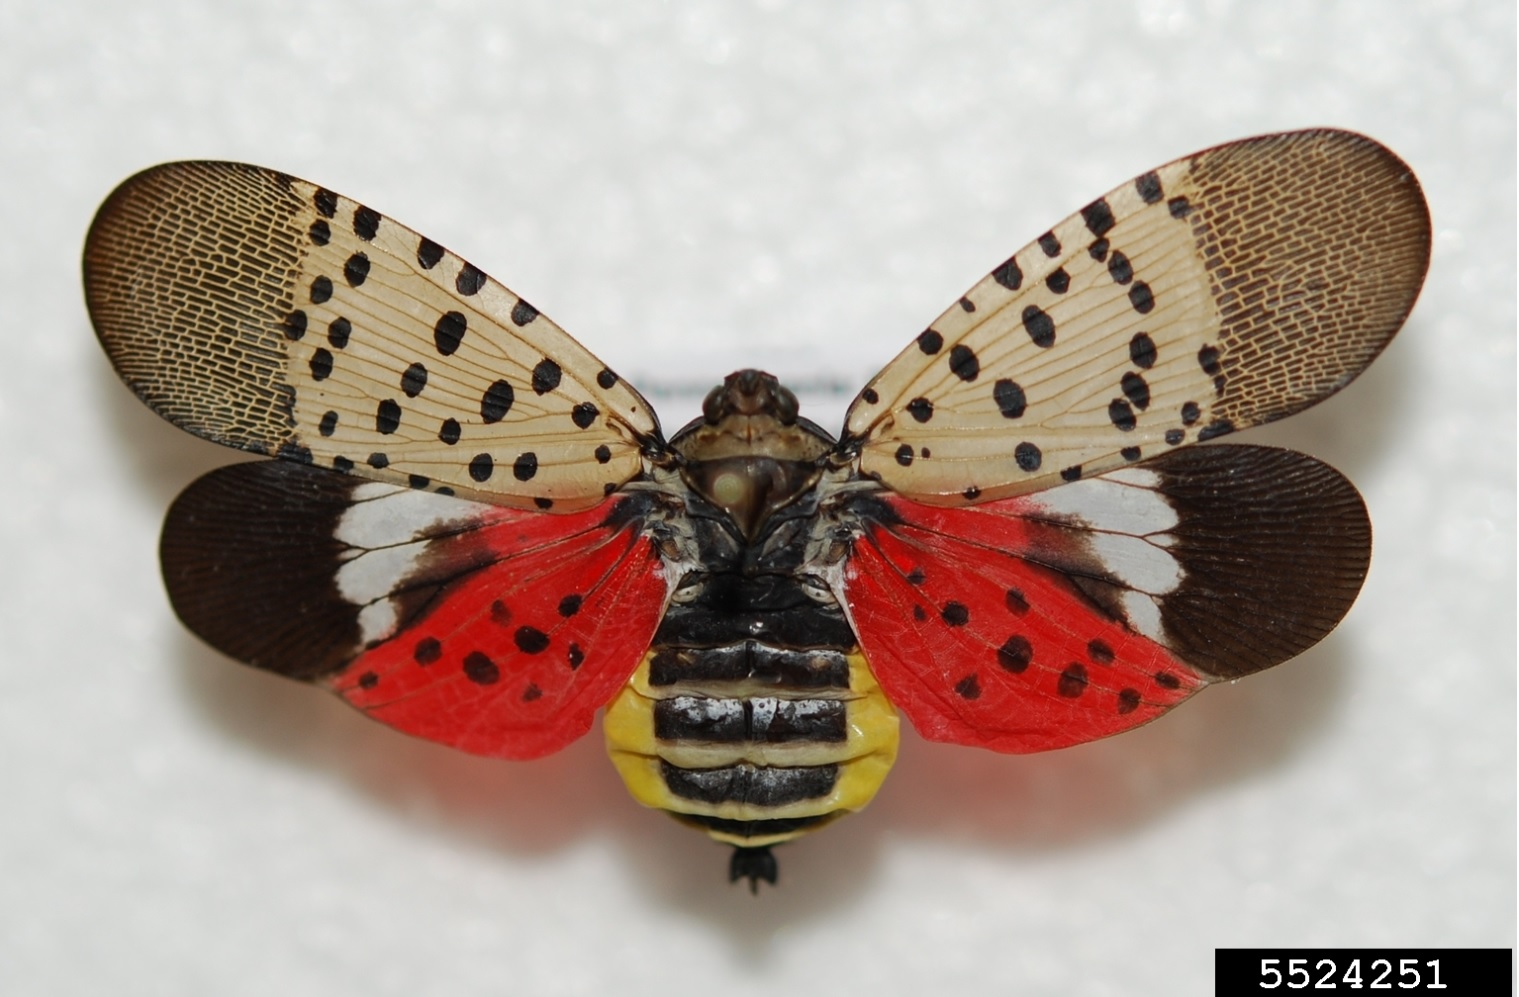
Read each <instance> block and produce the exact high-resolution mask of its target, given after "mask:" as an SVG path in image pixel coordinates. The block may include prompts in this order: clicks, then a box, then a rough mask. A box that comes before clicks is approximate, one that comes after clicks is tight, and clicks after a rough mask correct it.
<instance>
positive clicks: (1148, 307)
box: [1129, 280, 1155, 315]
mask: <svg viewBox="0 0 1519 997" xmlns="http://www.w3.org/2000/svg"><path fill="white" fill-rule="evenodd" d="M1129 304H1131V305H1133V306H1134V310H1135V311H1136V312H1138V313H1139V314H1141V315H1148V314H1150V312H1152V311H1154V310H1155V295H1154V293H1153V292H1152V291H1151V290H1150V285H1149V284H1146V283H1145V282H1144V281H1142V280H1139V281H1135V282H1134V286H1133V287H1131V288H1129Z"/></svg>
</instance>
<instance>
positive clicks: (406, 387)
mask: <svg viewBox="0 0 1519 997" xmlns="http://www.w3.org/2000/svg"><path fill="white" fill-rule="evenodd" d="M425 387H427V368H426V367H424V366H422V365H421V364H420V363H414V364H412V365H411V366H410V367H407V368H406V372H405V373H404V374H402V375H401V391H402V392H403V393H404V394H405V395H406V397H407V398H415V397H417V396H418V395H420V394H421V393H422V389H423V388H425Z"/></svg>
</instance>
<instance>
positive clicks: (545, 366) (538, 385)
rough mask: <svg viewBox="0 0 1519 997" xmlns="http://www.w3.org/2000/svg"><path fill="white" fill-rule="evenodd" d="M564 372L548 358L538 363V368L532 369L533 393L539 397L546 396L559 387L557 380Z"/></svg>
mask: <svg viewBox="0 0 1519 997" xmlns="http://www.w3.org/2000/svg"><path fill="white" fill-rule="evenodd" d="M563 376H564V372H563V371H561V370H560V369H559V365H558V364H557V363H555V362H554V361H552V360H550V359H549V358H548V357H544V358H543V359H542V360H540V361H538V366H536V367H534V368H533V391H535V392H536V393H538V394H540V395H546V394H548V393H549V392H550V391H553V390H554V389H555V388H557V387H559V380H560V378H562V377H563Z"/></svg>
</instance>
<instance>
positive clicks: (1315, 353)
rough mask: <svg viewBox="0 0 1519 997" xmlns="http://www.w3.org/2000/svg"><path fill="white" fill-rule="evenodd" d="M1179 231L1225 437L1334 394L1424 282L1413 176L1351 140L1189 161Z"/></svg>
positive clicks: (1308, 135)
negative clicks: (1186, 240)
mask: <svg viewBox="0 0 1519 997" xmlns="http://www.w3.org/2000/svg"><path fill="white" fill-rule="evenodd" d="M1191 180H1192V181H1193V183H1195V184H1196V185H1197V188H1198V189H1199V191H1200V198H1199V201H1200V204H1199V205H1198V208H1199V210H1197V211H1195V212H1194V213H1193V214H1192V215H1191V216H1190V217H1191V218H1192V222H1193V230H1194V233H1195V234H1196V236H1197V239H1198V246H1199V249H1200V251H1201V252H1202V254H1203V257H1204V259H1205V260H1207V261H1208V267H1209V280H1210V282H1211V284H1212V290H1213V295H1214V299H1215V302H1216V303H1217V305H1218V307H1219V310H1220V313H1221V317H1222V325H1221V329H1220V334H1219V347H1220V351H1221V353H1222V356H1223V363H1224V373H1225V376H1226V383H1227V387H1226V388H1225V389H1224V390H1223V394H1222V395H1221V397H1220V400H1219V404H1218V405H1217V407H1216V408H1217V414H1218V415H1219V416H1220V417H1221V418H1222V419H1225V420H1227V421H1228V422H1229V423H1230V424H1232V425H1233V426H1234V427H1235V428H1243V427H1245V426H1250V425H1257V424H1260V423H1264V422H1270V421H1272V420H1275V419H1280V418H1283V417H1284V416H1287V415H1291V414H1292V413H1294V412H1298V411H1301V410H1302V409H1304V408H1307V407H1308V406H1310V405H1313V404H1315V403H1316V402H1319V401H1321V400H1323V399H1324V398H1327V397H1328V396H1329V395H1332V394H1334V393H1335V392H1336V391H1339V390H1340V389H1341V388H1343V387H1345V385H1347V384H1349V383H1350V382H1351V381H1352V380H1354V379H1355V378H1356V376H1358V375H1359V374H1360V373H1361V371H1362V370H1364V369H1365V368H1366V366H1367V365H1368V364H1370V363H1371V361H1372V360H1373V359H1375V358H1376V356H1377V355H1378V354H1379V353H1380V352H1381V351H1382V349H1383V348H1384V347H1386V345H1387V344H1388V342H1389V341H1390V340H1391V339H1392V337H1393V336H1394V334H1396V333H1397V331H1398V329H1399V328H1401V327H1402V325H1403V323H1404V321H1405V320H1406V319H1407V318H1408V315H1409V313H1410V312H1411V311H1412V310H1413V306H1414V302H1415V301H1416V300H1417V299H1418V296H1419V291H1420V289H1421V288H1422V287H1423V284H1424V277H1425V274H1426V273H1427V272H1428V269H1429V256H1430V244H1431V223H1430V215H1429V206H1428V204H1427V203H1426V201H1425V199H1424V193H1423V190H1422V189H1421V187H1420V186H1419V182H1418V180H1417V178H1415V176H1414V174H1413V171H1412V170H1410V169H1409V167H1408V165H1407V164H1406V163H1404V162H1403V161H1402V160H1401V159H1399V158H1398V157H1397V156H1396V155H1395V154H1394V153H1393V152H1391V151H1390V150H1389V149H1387V147H1386V146H1383V145H1381V144H1380V143H1378V142H1376V141H1373V140H1372V139H1369V138H1367V137H1366V136H1364V135H1359V134H1356V133H1355V132H1348V131H1340V130H1336V129H1310V130H1306V131H1299V132H1284V133H1281V134H1277V135H1265V136H1261V137H1259V138H1254V139H1246V140H1244V141H1241V142H1234V143H1231V144H1228V145H1222V146H1218V147H1215V148H1213V149H1209V150H1206V151H1205V152H1201V153H1198V154H1197V156H1195V157H1193V159H1192V173H1191Z"/></svg>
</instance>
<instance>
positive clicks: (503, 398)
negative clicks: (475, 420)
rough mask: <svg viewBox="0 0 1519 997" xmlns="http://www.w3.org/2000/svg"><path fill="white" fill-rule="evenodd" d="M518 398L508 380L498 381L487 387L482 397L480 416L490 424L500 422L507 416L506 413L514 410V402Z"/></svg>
mask: <svg viewBox="0 0 1519 997" xmlns="http://www.w3.org/2000/svg"><path fill="white" fill-rule="evenodd" d="M516 400H517V393H516V392H515V391H513V390H512V386H511V385H510V384H507V383H506V381H504V380H502V381H497V382H495V383H494V384H492V385H491V386H490V387H489V388H486V389H485V394H484V395H483V396H482V397H481V398H480V418H482V419H484V420H485V422H486V424H487V425H489V424H491V423H493V422H500V421H501V420H502V419H504V418H505V417H506V413H508V412H510V411H511V410H512V403H513V402H515V401H516Z"/></svg>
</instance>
